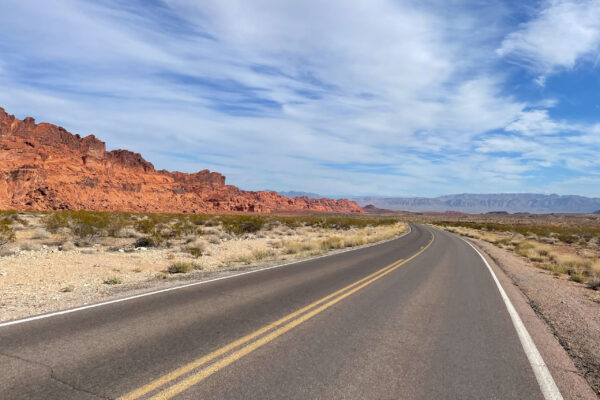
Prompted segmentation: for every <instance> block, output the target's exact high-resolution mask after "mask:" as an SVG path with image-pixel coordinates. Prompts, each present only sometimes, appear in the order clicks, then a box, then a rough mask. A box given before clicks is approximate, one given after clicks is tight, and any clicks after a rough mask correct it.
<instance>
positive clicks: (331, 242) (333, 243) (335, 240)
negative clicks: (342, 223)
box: [321, 236, 344, 250]
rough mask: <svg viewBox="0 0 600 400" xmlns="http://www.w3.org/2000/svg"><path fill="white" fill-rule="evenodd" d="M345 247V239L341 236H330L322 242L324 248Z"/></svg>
mask: <svg viewBox="0 0 600 400" xmlns="http://www.w3.org/2000/svg"><path fill="white" fill-rule="evenodd" d="M343 247H344V239H342V238H341V237H339V236H329V237H327V238H326V239H323V241H322V242H321V248H323V250H329V249H341V248H343Z"/></svg>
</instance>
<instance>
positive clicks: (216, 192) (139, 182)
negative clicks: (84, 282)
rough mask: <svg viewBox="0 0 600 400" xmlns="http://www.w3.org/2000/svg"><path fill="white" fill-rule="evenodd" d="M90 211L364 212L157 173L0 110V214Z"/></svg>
mask: <svg viewBox="0 0 600 400" xmlns="http://www.w3.org/2000/svg"><path fill="white" fill-rule="evenodd" d="M7 208H11V209H31V210H56V209H87V210H105V211H133V212H173V213H176V212H177V213H180V212H186V213H221V212H261V213H269V212H277V211H307V212H339V213H342V212H343V213H363V210H362V209H361V208H360V207H359V206H358V205H357V204H356V203H355V202H353V201H349V200H345V199H342V200H331V199H310V198H307V197H296V198H287V197H284V196H280V195H278V194H277V193H275V192H268V191H260V192H250V191H244V190H240V189H238V188H237V187H235V186H230V185H226V184H225V177H224V176H223V175H221V174H219V173H217V172H210V171H208V170H203V171H200V172H197V173H193V174H187V173H182V172H169V171H165V170H156V169H154V166H153V165H152V164H151V163H149V162H148V161H146V160H144V159H143V158H142V156H141V155H140V154H138V153H133V152H130V151H127V150H113V151H106V146H105V144H104V142H102V141H101V140H98V139H97V138H96V137H94V136H93V135H90V136H86V137H83V138H82V137H81V136H79V135H73V134H71V133H69V132H67V131H66V130H65V129H64V128H62V127H59V126H56V125H52V124H48V123H40V124H36V123H35V120H34V119H33V118H25V119H24V120H22V121H21V120H19V119H17V118H15V117H14V116H13V115H9V114H7V113H6V112H5V111H4V109H2V108H0V209H7Z"/></svg>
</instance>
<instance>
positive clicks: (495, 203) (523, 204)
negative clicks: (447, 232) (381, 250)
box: [354, 193, 600, 214]
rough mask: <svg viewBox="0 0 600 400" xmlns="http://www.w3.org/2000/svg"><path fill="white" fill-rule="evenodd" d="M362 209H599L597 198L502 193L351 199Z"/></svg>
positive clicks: (561, 211)
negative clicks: (374, 207)
mask: <svg viewBox="0 0 600 400" xmlns="http://www.w3.org/2000/svg"><path fill="white" fill-rule="evenodd" d="M354 200H355V201H356V202H357V203H358V204H360V205H361V206H366V205H369V204H372V205H374V206H376V207H377V208H384V209H389V210H402V211H425V212H427V211H430V212H445V211H458V212H465V213H486V212H497V211H507V212H510V213H515V212H529V213H538V214H542V213H591V212H594V211H595V210H598V209H600V198H589V197H582V196H559V195H556V194H551V195H544V194H531V193H503V194H457V195H448V196H441V197H435V198H428V197H388V198H379V197H363V198H357V199H354Z"/></svg>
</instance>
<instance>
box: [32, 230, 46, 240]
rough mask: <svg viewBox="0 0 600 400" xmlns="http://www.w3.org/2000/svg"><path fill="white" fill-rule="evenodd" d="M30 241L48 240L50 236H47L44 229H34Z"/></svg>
mask: <svg viewBox="0 0 600 400" xmlns="http://www.w3.org/2000/svg"><path fill="white" fill-rule="evenodd" d="M31 238H32V239H37V240H40V239H42V240H43V239H48V238H50V235H49V234H48V232H47V231H46V230H45V229H36V230H35V232H33V235H32V236H31Z"/></svg>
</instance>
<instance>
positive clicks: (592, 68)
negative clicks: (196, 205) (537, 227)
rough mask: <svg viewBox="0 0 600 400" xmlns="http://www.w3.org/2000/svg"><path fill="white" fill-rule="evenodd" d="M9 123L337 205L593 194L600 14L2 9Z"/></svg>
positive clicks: (598, 138) (597, 173)
mask: <svg viewBox="0 0 600 400" xmlns="http://www.w3.org/2000/svg"><path fill="white" fill-rule="evenodd" d="M0 8H1V9H2V12H1V13H0V37H1V38H2V40H0V107H4V108H5V109H6V111H7V112H9V113H11V114H15V115H16V116H17V117H19V118H24V117H26V116H33V117H34V118H36V120H37V121H38V122H42V121H46V122H52V123H55V124H58V125H61V126H64V127H65V128H66V129H68V130H69V131H71V132H73V133H79V134H81V135H82V136H85V135H87V134H95V135H96V136H97V137H99V138H100V139H102V140H104V141H105V142H106V143H107V148H108V149H117V148H125V149H128V150H132V151H135V152H140V153H142V155H143V156H144V157H145V158H146V159H147V160H148V161H150V162H152V163H153V164H154V165H155V167H156V168H157V169H163V168H165V169H169V170H180V171H185V172H194V171H198V170H202V169H205V168H208V169H210V170H214V171H218V172H221V173H223V174H224V175H226V176H227V182H228V183H229V184H233V185H236V186H239V187H240V188H242V189H248V190H262V189H271V190H282V191H284V190H299V191H308V192H316V193H320V194H323V195H329V196H363V195H365V196H367V195H368V196H371V195H375V196H437V195H444V194H452V193H465V192H470V193H499V192H536V193H558V194H579V195H585V196H600V156H599V155H600V74H599V72H600V70H599V68H600V66H599V62H600V0H594V1H586V0H581V1H563V0H554V1H494V2H489V1H479V0H476V1H461V0H420V1H417V0H407V1H398V0H353V1H348V0H328V1H323V0H304V1H291V0H289V1H287V0H273V1H264V0H252V1H242V0H227V1H218V0H215V1H213V0H164V1H160V0H123V1H116V0H93V1H91V0H90V1H84V0H52V1H43V2H41V1H38V0H0Z"/></svg>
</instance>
